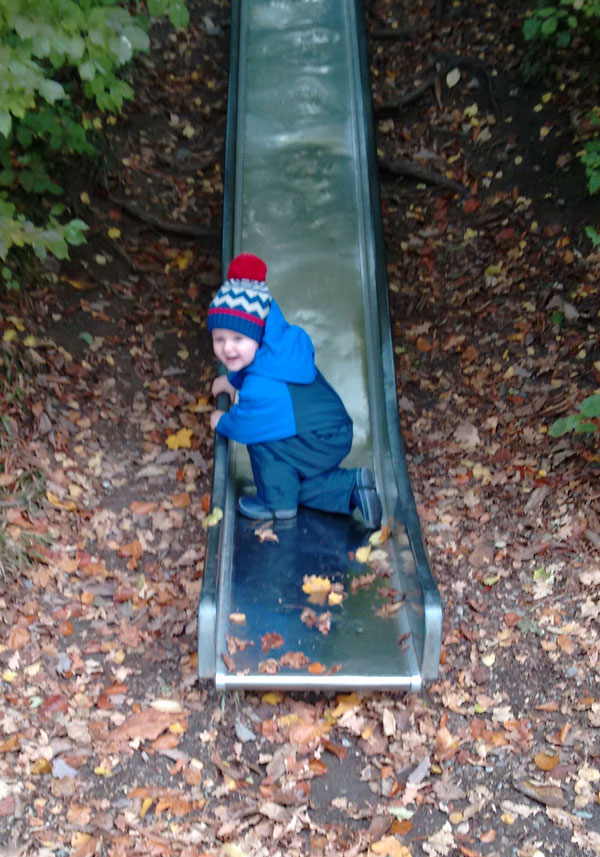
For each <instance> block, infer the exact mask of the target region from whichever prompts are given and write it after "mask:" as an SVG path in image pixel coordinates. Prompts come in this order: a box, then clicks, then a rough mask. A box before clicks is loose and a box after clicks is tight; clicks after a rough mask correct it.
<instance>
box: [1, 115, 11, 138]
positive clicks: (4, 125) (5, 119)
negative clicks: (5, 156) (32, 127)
mask: <svg viewBox="0 0 600 857" xmlns="http://www.w3.org/2000/svg"><path fill="white" fill-rule="evenodd" d="M11 126H12V119H11V116H10V113H9V112H8V110H0V134H4V136H5V137H8V135H9V134H10V129H11Z"/></svg>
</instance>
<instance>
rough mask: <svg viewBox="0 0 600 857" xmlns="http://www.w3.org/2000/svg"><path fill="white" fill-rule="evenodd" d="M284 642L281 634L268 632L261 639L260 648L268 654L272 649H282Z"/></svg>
mask: <svg viewBox="0 0 600 857" xmlns="http://www.w3.org/2000/svg"><path fill="white" fill-rule="evenodd" d="M284 642H285V641H284V639H283V637H282V636H281V634H278V633H277V632H276V631H267V633H266V634H265V635H264V636H263V637H261V638H260V648H261V651H262V652H268V651H270V650H271V649H280V648H281V647H282V646H283V644H284Z"/></svg>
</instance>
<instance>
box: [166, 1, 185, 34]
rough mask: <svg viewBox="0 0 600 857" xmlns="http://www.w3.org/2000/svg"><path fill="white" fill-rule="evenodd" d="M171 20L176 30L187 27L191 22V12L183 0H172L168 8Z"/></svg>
mask: <svg viewBox="0 0 600 857" xmlns="http://www.w3.org/2000/svg"><path fill="white" fill-rule="evenodd" d="M168 15H169V21H170V22H171V25H172V26H173V27H174V28H175V29H176V30H181V29H183V28H184V27H187V26H188V24H189V23H190V13H189V12H188V10H187V7H186V5H185V3H182V2H181V0H171V2H170V3H169V9H168Z"/></svg>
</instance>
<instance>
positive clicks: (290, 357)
mask: <svg viewBox="0 0 600 857" xmlns="http://www.w3.org/2000/svg"><path fill="white" fill-rule="evenodd" d="M246 372H247V373H248V374H249V375H259V376H261V377H264V378H271V379H273V380H275V381H283V382H285V383H286V384H312V382H313V381H314V380H315V378H316V376H317V369H316V367H315V349H314V346H313V344H312V340H311V338H310V336H309V335H308V333H306V331H305V330H303V329H302V328H301V327H298V326H297V325H295V324H289V322H287V321H286V320H285V318H284V316H283V313H282V312H281V310H280V309H279V306H278V305H277V303H276V302H275V301H272V302H271V309H270V311H269V315H268V316H267V321H266V325H265V333H264V337H263V341H262V344H261V346H260V348H259V349H258V351H257V352H256V355H255V357H254V360H253V361H252V363H251V364H250V366H248V368H247V369H246Z"/></svg>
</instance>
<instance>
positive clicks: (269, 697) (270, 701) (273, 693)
mask: <svg viewBox="0 0 600 857" xmlns="http://www.w3.org/2000/svg"><path fill="white" fill-rule="evenodd" d="M284 699H285V693H282V691H280V690H270V691H269V692H268V693H265V695H264V696H263V698H262V701H263V702H266V703H267V705H279V703H280V702H283V700H284Z"/></svg>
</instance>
